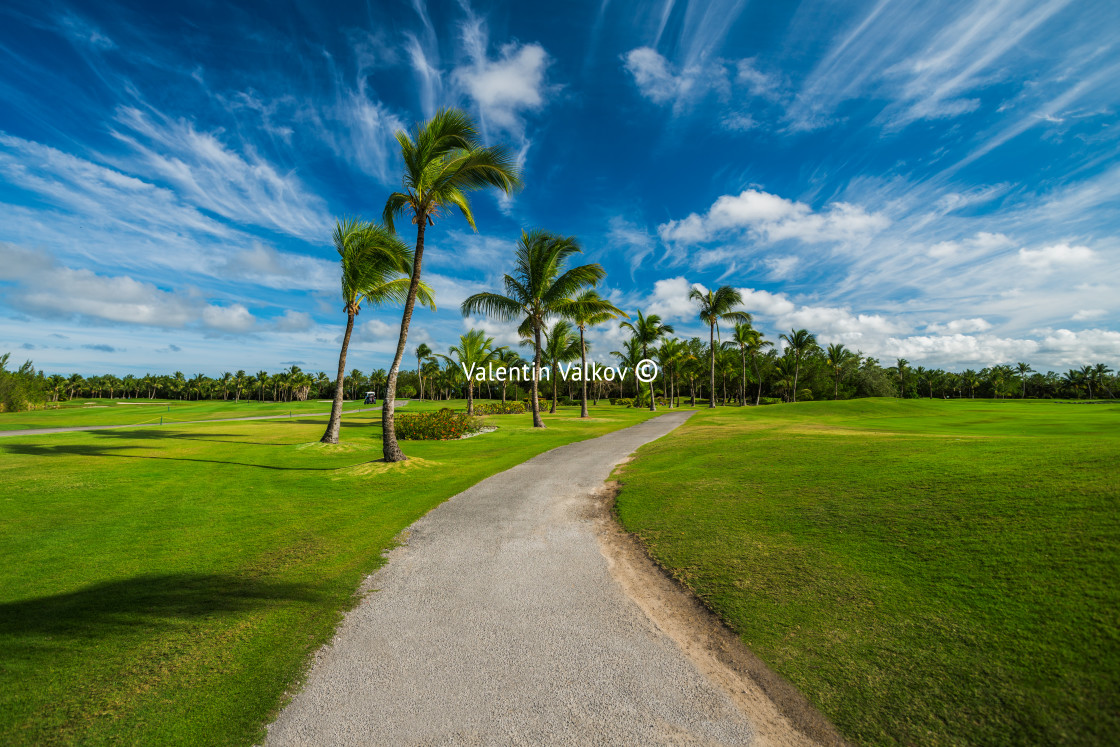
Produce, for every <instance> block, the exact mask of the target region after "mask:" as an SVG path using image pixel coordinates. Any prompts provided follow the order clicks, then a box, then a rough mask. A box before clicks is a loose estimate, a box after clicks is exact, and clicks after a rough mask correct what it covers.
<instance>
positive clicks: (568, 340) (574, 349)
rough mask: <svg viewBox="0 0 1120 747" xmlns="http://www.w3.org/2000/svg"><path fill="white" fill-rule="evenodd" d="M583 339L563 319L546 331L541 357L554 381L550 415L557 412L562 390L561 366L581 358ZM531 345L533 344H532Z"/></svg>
mask: <svg viewBox="0 0 1120 747" xmlns="http://www.w3.org/2000/svg"><path fill="white" fill-rule="evenodd" d="M581 341H582V337H580V338H578V339H577V338H576V335H575V332H574V331H573V329H572V325H571V323H570V322H569V321H568V320H567V319H561V320H559V321H557V322H556V323H555V324H553V325H552V328H551V329H549V330H546V331H545V334H544V348H543V349H542V350H541V355H542V356H543V357H544V359H545V361H546V362H547V363H548V367H549V369H550V376H551V379H552V407H551V408H550V409H549V413H550V414H551V413H555V412H556V391H557V389H559V388H560V379H559V376H560V364H561V363H568V362H569V361H574V360H575V359H576V358H578V357H579V356H580V343H581ZM530 344H532V343H531V342H530Z"/></svg>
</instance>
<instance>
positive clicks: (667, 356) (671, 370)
mask: <svg viewBox="0 0 1120 747" xmlns="http://www.w3.org/2000/svg"><path fill="white" fill-rule="evenodd" d="M685 352H686V350H685V346H684V342H682V341H681V340H679V339H677V338H676V337H670V338H668V339H667V340H664V341H663V342H662V343H661V347H659V348H658V349H657V358H658V360H660V361H661V367H662V368H663V369H665V371H666V377H665V379H664V381H665V383H666V386H667V389H666V392H665V398H666V400H668V402H669V408H670V409H672V408H673V406H674V405H673V400H674V397H675V396H676V395H677V364H678V363H679V362H680V361H681V359H682V358H683V357H684V356H685ZM678 406H679V403H678Z"/></svg>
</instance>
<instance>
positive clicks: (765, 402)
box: [758, 397, 782, 405]
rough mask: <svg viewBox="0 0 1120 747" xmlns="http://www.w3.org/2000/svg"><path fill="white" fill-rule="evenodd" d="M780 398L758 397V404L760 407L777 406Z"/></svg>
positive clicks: (780, 400)
mask: <svg viewBox="0 0 1120 747" xmlns="http://www.w3.org/2000/svg"><path fill="white" fill-rule="evenodd" d="M781 402H782V398H781V397H759V398H758V404H760V405H777V404H781Z"/></svg>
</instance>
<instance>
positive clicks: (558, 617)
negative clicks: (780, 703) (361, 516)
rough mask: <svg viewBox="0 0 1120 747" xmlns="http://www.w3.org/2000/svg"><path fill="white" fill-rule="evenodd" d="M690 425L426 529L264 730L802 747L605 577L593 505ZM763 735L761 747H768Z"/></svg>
mask: <svg viewBox="0 0 1120 747" xmlns="http://www.w3.org/2000/svg"><path fill="white" fill-rule="evenodd" d="M689 415H691V413H685V412H678V413H671V414H668V415H663V416H661V417H658V418H654V419H652V420H648V421H646V422H643V423H640V424H638V425H635V426H632V427H629V428H626V429H623V430H620V431H615V432H614V433H610V434H607V435H605V436H601V437H599V438H595V439H591V440H587V441H583V442H579V443H574V444H569V445H567V446H562V447H560V448H557V449H553V450H552V451H549V452H546V453H544V454H541V455H539V456H537V457H535V458H533V459H531V460H529V461H527V462H525V463H523V464H521V465H518V466H516V467H514V468H512V469H509V470H507V471H505V472H502V473H500V474H497V475H494V476H492V477H490V478H488V479H486V480H484V481H482V482H480V483H478V484H477V485H475V486H474V487H472V488H470V489H468V490H466V491H464V492H462V493H460V494H458V495H457V496H455V497H453V498H451V499H450V500H448V501H447V502H446V503H444V504H442V505H440V506H439V507H437V508H435V509H434V510H432V511H431V512H430V513H428V514H427V515H426V516H425V517H424V518H422V519H420V520H419V521H418V522H416V523H415V524H414V525H413V526H412V527H411V529H410V530H409V533H408V536H407V541H406V543H405V544H403V545H402V546H400V547H398V548H397V549H395V550H393V551H392V552H391V553H390V554H389V560H388V562H387V563H386V565H385V566H384V567H382V569H381V570H379V571H378V572H377V573H375V574H374V575H372V576H370V577H369V579H367V582H366V585H365V587H364V589H363V590H364V591H365V592H367V595H366V596H365V598H364V599H363V600H362V602H361V603H360V604H359V605H358V606H357V607H356V608H355V609H354V610H352V611H351V612H350V613H349V614H347V616H346V618H345V619H344V620H343V622H342V624H341V626H340V628H339V631H338V633H337V635H336V636H335V639H334V641H333V642H332V643H331V644H330V645H328V646H325V647H324V648H323V649H321V650H320V651H319V652H318V654H317V655H316V659H315V662H314V664H313V666H312V669H311V672H310V673H309V675H308V678H307V681H306V683H305V684H304V686H303V688H302V690H301V691H300V692H299V693H298V694H297V695H295V697H294V698H293V700H292V701H291V703H290V704H289V705H288V706H287V707H286V708H285V709H284V710H283V711H282V712H281V713H280V715H279V717H278V718H277V720H276V721H275V722H274V723H273V724H272V725H271V726H270V727H269V731H268V740H267V743H268V744H271V745H295V744H316V745H322V744H331V745H333V744H386V745H389V744H392V745H404V744H502V745H507V744H525V745H541V744H549V745H553V744H581V745H582V744H612V745H613V744H631V745H651V744H730V745H739V744H752V743H755V744H761V743H778V744H795V743H804V742H805V741H807V740H805V739H804V737H803V736H802V735H801V734H800V733H798V732H795V731H793V729H792V728H791V727H789V726H788V725H786V731H787V732H788V733H786V734H774V733H773V730H772V729H770V728H768V729H767V731H769V732H770V734H769V736H768V737H767V738H765V739H757V738H756V737H758V736H759V734H758V730H757V729H755V728H752V724H751V722H750V720H749V719H748V717H747V715H745V714H744V712H743V711H742V710H741V709H740V708H739V707H737V706H736V704H735V701H734V700H733V698H732V697H730V696H729V694H728V691H727V690H725V689H722V688H721V687H720V686H719V685H717V684H714V683H713V681H712V680H711V679H709V678H707V677H705V676H704V675H703V674H701V672H700V670H698V669H697V667H696V665H694V663H693V661H692V660H690V659H689V658H688V656H686V654H685V653H684V652H683V651H682V649H681V648H680V647H679V646H678V644H677V643H676V642H674V640H673V639H672V638H670V636H669V635H667V634H666V633H665V632H663V631H662V629H661V628H660V627H659V626H658V625H657V624H655V623H654V622H653V621H652V620H651V618H650V617H649V616H647V614H646V613H645V612H644V611H643V609H642V607H640V606H639V605H638V604H637V603H635V601H634V600H633V599H631V597H629V596H627V593H626V591H625V590H624V588H623V586H622V585H620V584H619V583H618V581H616V580H615V578H614V577H612V573H611V565H612V563H611V561H608V559H607V558H606V557H605V556H604V554H603V553H604V549H603V547H602V546H601V545H600V538H599V536H598V535H597V527H599V528H600V529H601V526H600V522H601V521H602V520H603V519H602V512H601V510H597V508H596V505H595V501H596V498H595V496H596V494H598V495H600V496H601V495H602V492H603V488H604V481H605V480H606V479H607V478H608V477H609V476H610V473H611V470H612V469H613V468H614V466H615V465H617V464H619V463H621V462H623V461H625V460H626V458H627V457H628V455H630V454H631V453H633V452H634V451H635V450H636V449H637V448H638V447H639V446H641V445H642V444H644V443H647V442H649V441H653V440H655V439H657V438H660V437H661V436H663V435H665V434H667V433H669V432H670V431H671V430H673V429H674V428H676V427H677V426H678V425H680V424H681V423H683V422H684V421H685V419H687V417H688V416H689ZM762 736H767V735H765V734H764V735H762Z"/></svg>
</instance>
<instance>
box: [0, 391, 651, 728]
mask: <svg viewBox="0 0 1120 747" xmlns="http://www.w3.org/2000/svg"><path fill="white" fill-rule="evenodd" d="M440 404H441V405H446V404H451V405H452V406H458V407H461V406H463V404H464V403H462V402H452V403H440ZM578 414H579V410H578V408H565V409H563V410H562V411H561V412H560V413H558V414H557V415H555V416H549V415H547V414H546V415H545V422H546V423H547V425H548V426H549V427H548V429H547V430H544V431H540V430H536V431H535V430H534V429H532V428H531V427H529V426H530V424H531V421H530V419H529V417H528V416H527V415H525V416H519V415H513V416H498V417H494V418H491V419H490V420H491V422H493V423H494V424H496V425H498V426H499V430H498V431H496V432H494V433H488V434H485V435H483V436H479V437H476V438H470V439H465V440H462V441H455V442H422V443H408V444H406V452H407V453H409V454H410V455H412V456H415V457H417V459H416V460H415V461H411V462H406V463H405V464H404V466H401V467H392V468H389V469H378V466H379V465H376V464H369V463H370V462H371V460H376V459H378V458H380V430H379V426H378V423H379V419H380V413H370V414H369V415H366V416H356V417H354V418H352V419H347V420H344V422H343V430H342V440H343V443H341V444H339V445H338V446H321V445H318V444H316V443H315V441H316V439H318V438H319V436H321V435H322V431H323V427H324V421H323V419H316V420H305V419H302V420H301V419H300V418H295V419H293V420H292V421H288V420H282V421H263V422H246V423H216V424H210V425H200V426H189V427H188V426H183V427H177V428H173V429H166V428H165V429H139V430H135V431H98V432H89V433H73V434H54V435H44V436H37V437H28V438H12V439H5V440H3V441H0V455H2V457H0V485H2V486H3V490H2V491H0V493H2V499H0V506H2V511H3V517H4V519H3V521H2V522H0V556H2V557H3V558H5V562H4V563H3V564H2V565H0V742H3V743H5V744H41V743H77V742H80V743H83V744H100V743H107V742H122V741H123V742H129V743H166V742H176V743H191V744H196V743H197V744H247V743H252V742H254V741H257V740H259V739H260V738H261V737H262V735H263V732H262V727H263V725H264V724H265V723H266V722H267V720H268V718H269V715H270V714H271V713H273V712H274V711H275V709H276V708H277V707H278V706H279V705H280V703H281V700H282V694H283V692H284V691H285V689H287V688H289V687H290V686H292V685H293V684H294V683H295V682H296V681H297V680H298V677H299V675H300V673H301V671H302V668H303V666H304V665H305V663H306V661H307V657H308V654H309V653H310V652H312V651H314V650H315V648H317V647H318V646H319V645H321V644H322V643H324V642H326V641H327V640H328V639H329V637H330V635H331V634H332V632H333V630H334V627H335V625H336V624H337V622H338V620H339V615H340V612H341V611H342V610H344V609H346V608H348V607H349V606H350V605H352V604H353V602H354V597H353V593H354V591H355V589H356V588H357V587H358V585H359V583H360V581H361V579H362V578H363V577H364V576H365V575H366V574H368V573H370V572H371V571H372V570H374V569H375V568H376V567H377V566H378V565H379V564H380V563H381V562H382V555H381V553H382V551H383V550H385V549H386V548H388V547H390V546H391V544H392V542H393V540H394V537H396V535H397V534H398V533H399V532H400V531H401V530H402V529H403V528H405V527H406V526H408V525H409V524H411V523H412V522H413V521H415V520H416V519H418V518H419V517H420V516H422V515H423V514H424V513H425V512H427V511H428V510H430V509H431V508H432V507H433V506H435V505H437V504H438V503H440V502H442V501H443V500H445V499H447V498H448V497H450V496H452V495H454V494H455V493H458V492H460V491H462V490H464V489H465V488H467V487H469V486H470V485H472V484H474V483H476V482H478V481H479V480H481V479H484V478H485V477H488V476H489V475H492V474H495V473H496V472H499V471H501V470H504V469H507V468H509V467H512V466H514V465H516V464H519V463H520V462H522V461H524V460H526V459H528V458H530V457H532V456H534V455H536V454H538V453H541V452H543V451H546V450H548V449H550V448H553V447H556V446H560V445H563V444H565V443H570V442H572V441H576V440H581V439H585V438H592V437H595V436H598V435H602V434H604V433H607V432H610V431H612V430H615V429H618V428H622V427H626V426H628V425H632V424H634V423H637V422H640V421H642V420H644V419H646V418H647V417H649V414H648V413H646V412H645V411H642V410H631V409H626V408H611V407H600V408H595V409H594V412H593V415H594V420H592V421H591V422H579V420H578Z"/></svg>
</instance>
